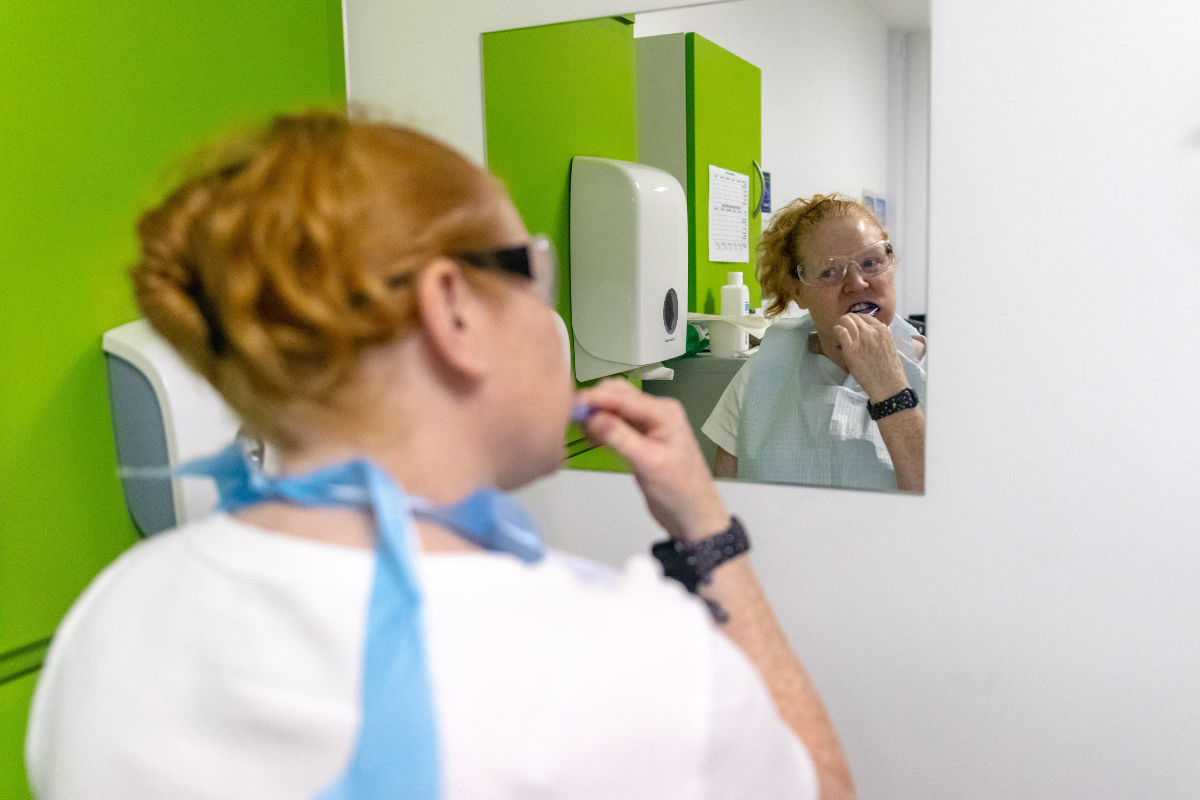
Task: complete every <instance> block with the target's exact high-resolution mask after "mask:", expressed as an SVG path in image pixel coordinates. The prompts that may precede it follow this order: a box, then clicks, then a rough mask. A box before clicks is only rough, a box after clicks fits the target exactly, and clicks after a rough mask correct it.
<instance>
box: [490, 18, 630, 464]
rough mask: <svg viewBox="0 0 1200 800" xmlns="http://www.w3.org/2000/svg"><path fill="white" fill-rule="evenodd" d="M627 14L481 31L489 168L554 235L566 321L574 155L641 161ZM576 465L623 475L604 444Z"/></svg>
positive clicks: (529, 220)
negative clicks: (572, 162) (496, 30)
mask: <svg viewBox="0 0 1200 800" xmlns="http://www.w3.org/2000/svg"><path fill="white" fill-rule="evenodd" d="M635 70H636V55H635V51H634V43H633V19H632V17H604V18H600V19H589V20H580V21H578V22H565V23H561V24H558V25H539V26H536V27H532V28H518V29H515V30H508V31H498V32H495V33H485V34H484V35H483V97H484V109H485V110H484V114H485V118H486V133H487V159H488V169H490V170H491V171H492V173H493V174H495V175H496V176H497V177H499V178H500V179H501V180H502V181H504V183H505V185H506V186H507V187H508V191H509V194H510V196H511V197H512V200H513V203H514V204H515V205H516V207H517V210H518V211H520V212H521V217H522V219H524V221H525V226H526V227H527V228H528V229H529V230H530V231H531V232H533V233H545V234H547V235H548V236H549V237H550V238H551V239H553V240H554V245H555V247H556V248H557V249H558V258H559V265H560V266H559V298H558V310H559V313H560V314H561V315H562V317H563V319H564V320H566V321H567V325H568V327H570V324H571V281H570V275H571V250H570V238H569V232H570V197H571V159H572V158H573V157H575V156H598V157H601V158H616V159H620V160H622V161H636V160H637V116H636V114H637V84H636V83H635ZM567 465H568V466H569V467H571V468H574V469H600V470H613V471H625V470H626V465H625V463H624V461H623V460H621V459H620V458H619V457H617V456H616V454H615V453H612V452H610V451H607V450H604V449H600V450H592V451H590V452H588V453H585V454H583V455H580V456H576V457H574V458H572V459H571V460H570V461H569V462H568V464H567Z"/></svg>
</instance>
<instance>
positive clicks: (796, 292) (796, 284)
mask: <svg viewBox="0 0 1200 800" xmlns="http://www.w3.org/2000/svg"><path fill="white" fill-rule="evenodd" d="M788 280H789V281H790V283H791V289H792V291H791V295H792V296H791V298H790V299H791V301H792V302H793V303H795V304H796V305H797V306H799V307H800V308H808V293H807V292H805V288H806V287H805V286H804V282H803V281H801V280H800V279H799V278H797V277H795V276H791V277H789V278H788Z"/></svg>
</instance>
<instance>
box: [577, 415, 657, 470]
mask: <svg viewBox="0 0 1200 800" xmlns="http://www.w3.org/2000/svg"><path fill="white" fill-rule="evenodd" d="M587 433H588V436H589V437H590V438H591V439H592V441H594V442H596V443H597V444H602V445H607V446H608V447H611V448H612V449H614V450H616V451H617V452H618V453H620V454H621V455H623V456H625V458H628V459H629V460H630V461H631V462H634V463H637V462H640V461H641V460H643V459H644V458H645V452H644V451H645V448H646V436H645V434H644V433H642V432H641V431H638V430H636V429H635V428H634V427H633V426H631V425H630V424H629V423H628V422H626V421H625V420H623V419H622V418H621V417H619V416H618V415H616V414H614V413H612V412H610V411H598V412H596V415H595V416H593V417H592V419H591V421H589V422H588V425H587Z"/></svg>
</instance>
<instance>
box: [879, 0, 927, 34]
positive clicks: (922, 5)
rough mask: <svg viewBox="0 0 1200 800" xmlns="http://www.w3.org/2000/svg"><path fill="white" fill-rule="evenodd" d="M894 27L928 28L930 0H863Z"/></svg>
mask: <svg viewBox="0 0 1200 800" xmlns="http://www.w3.org/2000/svg"><path fill="white" fill-rule="evenodd" d="M863 1H864V2H865V3H866V4H867V6H868V7H869V8H870V9H871V10H872V11H874V12H875V13H876V14H878V15H879V16H881V17H883V19H884V21H886V22H887V23H888V25H889V26H890V27H893V28H904V29H907V30H928V28H929V0H863Z"/></svg>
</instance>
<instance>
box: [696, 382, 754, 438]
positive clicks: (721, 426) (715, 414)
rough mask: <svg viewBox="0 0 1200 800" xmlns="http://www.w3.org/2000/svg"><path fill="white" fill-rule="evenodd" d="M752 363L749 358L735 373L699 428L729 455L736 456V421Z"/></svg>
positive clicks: (740, 413) (739, 414)
mask: <svg viewBox="0 0 1200 800" xmlns="http://www.w3.org/2000/svg"><path fill="white" fill-rule="evenodd" d="M753 363H754V359H753V358H751V359H749V360H747V361H746V363H745V364H743V365H742V368H741V369H739V370H738V371H737V374H736V375H734V376H733V380H731V381H729V384H728V385H727V386H726V387H725V391H724V392H722V393H721V399H720V400H718V401H717V405H716V407H715V408H713V410H712V413H711V414H709V415H708V419H707V420H705V422H704V425H703V426H701V428H700V431H701V432H702V433H703V434H704V435H705V436H707V437H708V438H710V439H712V440H713V441H714V442H716V443H717V446H718V447H720V448H721V449H723V450H724V451H725V452H726V453H729V454H730V455H737V437H738V419H739V418H740V417H741V415H742V400H743V399H744V398H745V397H746V384H747V383H749V382H750V369H751V365H752V364H753Z"/></svg>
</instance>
